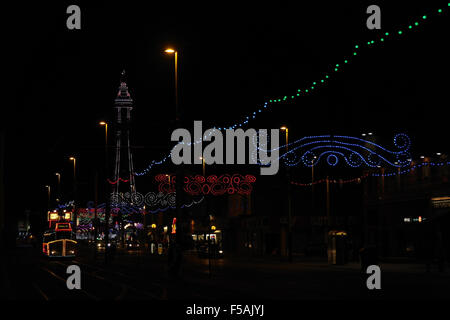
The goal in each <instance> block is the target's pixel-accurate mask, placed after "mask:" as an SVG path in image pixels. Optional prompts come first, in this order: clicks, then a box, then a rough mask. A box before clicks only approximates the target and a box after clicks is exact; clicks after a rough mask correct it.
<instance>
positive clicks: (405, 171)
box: [290, 161, 450, 187]
mask: <svg viewBox="0 0 450 320" xmlns="http://www.w3.org/2000/svg"><path fill="white" fill-rule="evenodd" d="M448 165H450V161H447V162H445V161H443V162H428V161H427V162H422V163H418V164H415V165H412V166H411V167H409V168H406V169H403V170H398V171H393V172H389V173H374V172H372V173H365V174H363V175H362V176H360V177H356V178H351V179H348V180H343V179H328V182H329V183H335V184H347V183H361V181H362V180H363V179H365V178H367V177H369V176H372V177H394V176H398V175H405V174H408V173H410V172H411V171H414V170H416V169H418V168H422V167H443V166H448ZM399 169H400V168H399ZM325 182H327V179H319V180H316V181H313V182H309V183H303V182H297V181H290V183H291V184H292V185H296V186H300V187H311V186H313V185H317V184H321V183H325Z"/></svg>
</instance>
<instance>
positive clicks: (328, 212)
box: [326, 176, 331, 232]
mask: <svg viewBox="0 0 450 320" xmlns="http://www.w3.org/2000/svg"><path fill="white" fill-rule="evenodd" d="M326 182H327V225H328V230H327V232H328V231H329V229H330V227H331V217H330V179H329V178H328V176H327V180H326Z"/></svg>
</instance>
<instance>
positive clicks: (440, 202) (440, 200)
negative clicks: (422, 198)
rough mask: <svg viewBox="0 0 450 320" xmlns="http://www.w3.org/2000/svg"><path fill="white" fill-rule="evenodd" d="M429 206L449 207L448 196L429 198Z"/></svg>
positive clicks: (449, 200)
mask: <svg viewBox="0 0 450 320" xmlns="http://www.w3.org/2000/svg"><path fill="white" fill-rule="evenodd" d="M431 206H432V207H433V208H436V209H439V208H450V197H436V198H431Z"/></svg>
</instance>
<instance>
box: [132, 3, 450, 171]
mask: <svg viewBox="0 0 450 320" xmlns="http://www.w3.org/2000/svg"><path fill="white" fill-rule="evenodd" d="M447 7H450V3H447ZM444 12H445V10H444V9H442V8H439V9H436V10H435V11H434V12H431V13H430V14H429V15H422V16H421V17H420V18H418V19H416V21H414V23H411V24H408V25H405V26H404V27H402V28H399V29H398V30H397V32H385V33H384V34H382V35H380V36H378V37H377V38H376V39H373V40H370V41H367V43H366V45H365V46H364V47H365V48H373V47H375V46H376V45H382V44H384V43H385V42H386V41H387V40H393V39H396V38H397V39H400V38H402V37H404V34H406V32H408V31H413V30H415V29H417V28H418V27H419V26H421V25H422V24H423V22H425V20H427V19H428V18H429V17H430V16H438V17H439V16H442V15H443V13H444ZM419 21H420V22H419ZM362 43H363V42H358V43H356V44H355V45H354V46H353V49H352V50H351V54H349V57H345V58H344V59H343V60H341V61H342V63H336V64H334V65H332V66H331V67H329V70H328V71H326V72H324V73H322V75H321V76H320V77H319V79H318V80H315V81H311V82H310V85H307V86H305V87H303V88H300V89H297V90H296V91H295V93H291V94H290V95H284V96H282V97H281V96H280V97H277V98H272V99H269V100H268V101H266V102H264V103H263V105H262V106H260V107H259V108H258V110H257V111H254V112H253V113H251V114H250V115H248V116H247V117H245V119H244V120H242V121H240V122H237V123H235V124H233V125H231V126H229V127H217V128H215V129H218V130H225V129H236V128H240V127H243V126H244V125H246V124H248V122H249V121H250V120H252V119H255V118H256V116H257V114H259V113H261V112H262V111H266V110H269V108H270V107H271V106H273V105H276V104H279V103H282V102H286V101H288V100H291V101H292V100H295V99H297V98H299V97H303V96H308V95H310V94H312V93H313V92H315V91H317V89H319V88H320V87H321V86H322V87H323V86H324V85H326V84H327V83H328V81H329V79H330V75H333V74H334V73H337V72H339V71H342V69H343V67H344V66H345V65H348V64H349V63H350V62H351V58H354V57H356V56H357V55H358V54H359V52H360V50H361V49H362V46H363V44H362ZM210 135H211V133H210ZM200 142H201V141H194V142H193V143H189V145H191V144H198V143H200ZM169 157H170V154H169V155H167V156H165V157H164V158H163V159H162V160H160V161H155V160H153V161H152V162H151V163H150V164H149V165H148V167H147V168H145V169H144V170H143V171H141V172H135V173H134V174H135V175H136V176H142V175H145V174H147V173H149V172H150V170H151V169H152V168H153V167H154V166H155V165H160V164H162V163H164V162H166V161H167V160H168V158H169ZM329 159H331V158H329ZM333 159H334V158H333ZM347 160H349V159H347ZM347 160H346V161H347ZM350 162H351V161H350ZM347 163H349V162H348V161H347ZM336 164H337V163H336Z"/></svg>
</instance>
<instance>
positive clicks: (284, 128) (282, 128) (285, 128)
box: [280, 127, 288, 130]
mask: <svg viewBox="0 0 450 320" xmlns="http://www.w3.org/2000/svg"><path fill="white" fill-rule="evenodd" d="M280 129H281V130H287V129H288V128H287V127H281V128H280Z"/></svg>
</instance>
